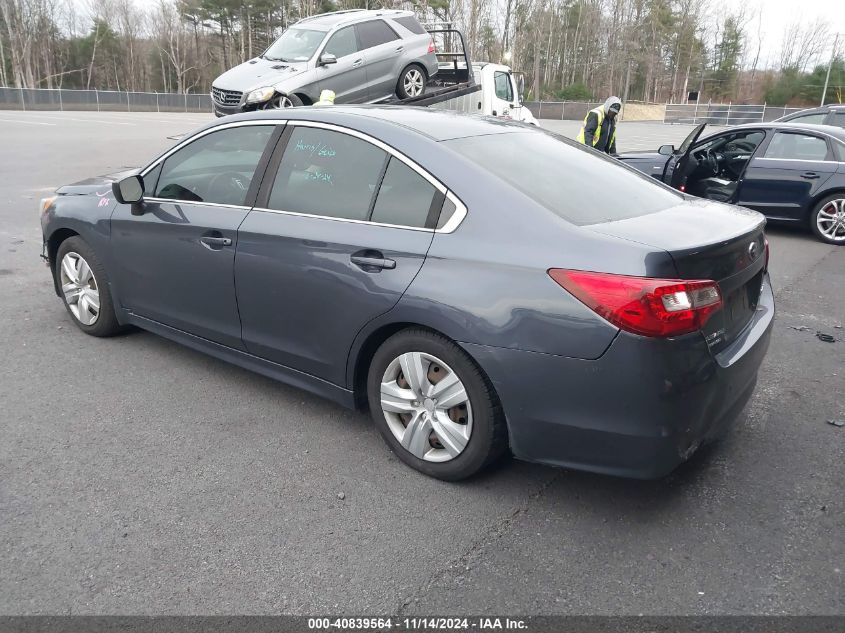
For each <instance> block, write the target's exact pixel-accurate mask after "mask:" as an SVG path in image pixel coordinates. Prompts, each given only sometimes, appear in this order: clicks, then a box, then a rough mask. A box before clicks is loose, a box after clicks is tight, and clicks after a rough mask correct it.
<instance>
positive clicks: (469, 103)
mask: <svg viewBox="0 0 845 633" xmlns="http://www.w3.org/2000/svg"><path fill="white" fill-rule="evenodd" d="M424 27H425V29H426V30H427V31H428V32H429V33H430V34H431V36H432V38H434V40H435V45H436V47H437V59H438V62H439V64H438V65H439V67H438V71H437V74H436V75H434V77H432V78H431V80H430V81H429V83H428V84H427V85H426V89H425V92H423V94H421V95H420V96H418V97H411V98H409V99H402V100H400V99H399V98H398V97H391V98H390V99H385V100H383V101H380V102H379V103H380V104H385V105H402V106H419V107H431V108H438V109H443V110H453V111H456V112H465V113H468V114H481V115H486V116H494V117H499V118H504V119H511V120H514V121H519V122H521V123H528V124H531V125H538V123H537V119H535V118H534V115H532V114H531V111H530V110H529V109H528V108H526V107H525V106H524V105H523V104H522V85H523V81H522V77H521V75H519V74H517V73H514V72H513V71H511V69H510V68H509V67H508V66H504V65H502V64H493V63H490V62H472V61H471V60H470V58H469V52H468V50H467V47H466V43H465V41H464V36H463V33H461V32H460V31H459V30H457V29H455V28H452V27H451V25H449V24H426V25H424ZM458 43H459V44H460V50H457V51H453V50H451V49H452V48H457V47H456V46H454V45H456V44H458ZM444 49H445V50H444Z"/></svg>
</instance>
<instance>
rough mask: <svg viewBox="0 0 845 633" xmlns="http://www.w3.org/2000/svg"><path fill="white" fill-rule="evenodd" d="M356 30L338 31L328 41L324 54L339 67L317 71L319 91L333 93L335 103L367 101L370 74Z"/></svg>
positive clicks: (322, 68) (349, 28)
mask: <svg viewBox="0 0 845 633" xmlns="http://www.w3.org/2000/svg"><path fill="white" fill-rule="evenodd" d="M360 49H361V47H360V45H359V43H358V36H357V34H356V31H355V27H353V26H347V27H345V28H342V29H339V30H338V31H336V32H335V33H334V35H332V36H331V37H330V38H329V41H328V42H326V46H325V47H324V48H323V50H322V52H321V53H320V54H321V55H323V54H325V53H329V54H331V55H334V56H335V57H336V58H337V63H336V64H328V65H326V66H319V67H318V68H317V81H318V83H319V86H320V90H321V91H322V90H332V91H334V93H335V102H336V103H362V102H363V101H366V99H367V89H366V84H367V71H366V68H365V59H364V53H363V52H362V51H361V50H360Z"/></svg>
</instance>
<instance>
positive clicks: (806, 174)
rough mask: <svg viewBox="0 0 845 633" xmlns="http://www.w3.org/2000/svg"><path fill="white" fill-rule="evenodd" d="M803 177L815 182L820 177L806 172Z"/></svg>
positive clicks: (812, 172)
mask: <svg viewBox="0 0 845 633" xmlns="http://www.w3.org/2000/svg"><path fill="white" fill-rule="evenodd" d="M801 177H802V178H806V179H807V180H815V179H816V178H818V177H819V175H818V174H817V173H816V172H814V171H805V172H804V173H803V174H801Z"/></svg>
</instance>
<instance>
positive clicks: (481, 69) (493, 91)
mask: <svg viewBox="0 0 845 633" xmlns="http://www.w3.org/2000/svg"><path fill="white" fill-rule="evenodd" d="M446 66H447V67H451V66H452V63H450V62H447V63H446ZM464 68H466V66H464ZM472 74H473V78H474V79H475V83H476V84H477V85H479V86H481V89H480V90H477V91H475V92H472V93H470V94H466V95H462V96H460V97H455V98H454V99H449V100H448V101H442V102H440V103H434V104H432V105H431V106H430V107H432V108H440V109H443V110H455V111H458V112H466V113H469V114H483V115H486V116H495V117H501V118H503V119H512V120H514V121H519V122H521V123H528V124H530V125H539V123H538V122H537V119H536V118H534V115H533V114H531V111H530V110H529V109H528V108H527V107H525V106H524V105H523V104H522V83H523V82H522V81H521V80H520V79H521V77H520V76H519V75H518V74H515V73H513V72H512V71H511V69H510V68H509V67H508V66H503V65H502V64H492V63H489V62H473V64H472Z"/></svg>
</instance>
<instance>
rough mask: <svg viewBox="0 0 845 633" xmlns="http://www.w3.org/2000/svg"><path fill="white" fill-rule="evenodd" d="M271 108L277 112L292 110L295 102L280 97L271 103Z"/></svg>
mask: <svg viewBox="0 0 845 633" xmlns="http://www.w3.org/2000/svg"><path fill="white" fill-rule="evenodd" d="M270 103H271V106H272V107H273V108H275V109H276V110H281V109H283V108H292V107H293V101H291V100H290V99H289V98H288V97H286V96H285V95H280V96H279V98H278V99H273V100H272V101H271V102H270Z"/></svg>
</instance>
